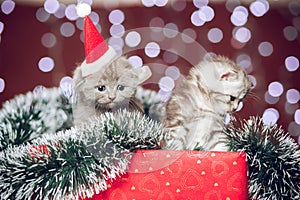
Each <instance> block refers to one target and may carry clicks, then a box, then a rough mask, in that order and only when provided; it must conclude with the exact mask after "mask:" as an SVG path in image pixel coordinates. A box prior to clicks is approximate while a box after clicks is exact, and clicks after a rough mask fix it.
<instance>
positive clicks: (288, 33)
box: [283, 26, 298, 41]
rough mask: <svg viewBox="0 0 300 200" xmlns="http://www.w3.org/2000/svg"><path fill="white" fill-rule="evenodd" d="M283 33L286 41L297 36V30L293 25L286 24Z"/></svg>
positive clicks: (292, 39)
mask: <svg viewBox="0 0 300 200" xmlns="http://www.w3.org/2000/svg"><path fill="white" fill-rule="evenodd" d="M283 34H284V37H285V39H287V40H288V41H294V40H296V39H297V37H298V31H297V29H296V28H295V27H293V26H287V27H285V28H284V29H283Z"/></svg>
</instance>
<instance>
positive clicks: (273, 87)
mask: <svg viewBox="0 0 300 200" xmlns="http://www.w3.org/2000/svg"><path fill="white" fill-rule="evenodd" d="M0 3H1V10H0V103H1V104H2V103H3V102H4V101H6V100H9V99H11V98H13V97H14V96H15V95H18V94H21V93H26V92H28V91H33V90H39V89H41V88H43V87H62V88H63V87H64V86H65V85H66V84H67V83H69V82H70V81H71V77H72V72H73V70H74V69H75V68H76V67H77V66H78V65H79V64H80V63H81V62H82V61H83V60H84V59H85V55H84V46H83V42H82V41H83V34H82V30H83V18H80V17H79V16H78V15H77V12H76V6H77V5H78V3H86V4H88V5H90V6H91V8H92V12H91V14H90V17H91V18H92V20H93V22H94V23H95V24H96V25H97V28H98V30H99V31H100V32H101V34H102V35H103V37H104V38H105V39H107V42H108V43H109V44H110V45H111V46H112V47H113V48H115V49H116V51H117V52H118V53H119V54H120V55H126V56H127V57H128V59H129V60H130V62H131V63H132V64H133V65H134V66H135V67H139V66H141V65H143V64H147V65H149V66H150V67H151V69H152V72H153V76H152V77H151V78H150V79H149V80H148V81H147V82H146V83H145V84H144V85H143V86H144V87H145V88H151V89H154V90H156V91H159V92H160V93H161V94H163V95H165V94H169V93H170V92H171V91H172V89H173V88H174V85H176V84H177V83H178V82H179V81H180V79H181V78H182V77H184V75H186V73H187V72H188V70H189V69H190V68H191V67H192V66H193V65H195V64H197V62H199V60H201V59H202V58H203V57H205V56H209V55H212V54H221V55H225V56H227V57H229V58H230V59H232V60H233V61H235V62H236V63H238V64H239V65H240V66H241V67H243V68H245V69H246V71H247V72H248V74H249V77H250V79H251V80H252V82H253V83H254V84H255V88H254V89H253V91H252V92H253V93H254V94H255V96H249V97H248V98H247V99H246V101H245V102H244V104H243V106H241V107H240V109H241V110H240V111H239V112H237V113H236V116H237V117H239V118H241V119H247V118H248V117H249V116H251V115H255V116H256V115H257V116H262V117H263V120H264V122H265V123H266V124H275V123H277V124H279V125H282V127H283V128H284V130H286V131H288V132H289V134H291V135H292V136H293V138H294V139H296V140H298V142H300V140H299V138H300V137H299V136H300V109H299V99H300V95H299V90H300V84H299V83H300V73H299V59H300V32H299V31H300V1H299V0H269V1H266V0H249V1H248V0H247V1H246V0H227V1H225V0H223V1H222V0H209V1H208V0H101V1H100V0H97V1H95V0H94V1H92V0H0ZM162 85H163V87H162Z"/></svg>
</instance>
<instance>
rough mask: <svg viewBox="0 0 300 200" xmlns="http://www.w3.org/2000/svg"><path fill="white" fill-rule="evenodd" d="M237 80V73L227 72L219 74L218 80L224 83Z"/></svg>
mask: <svg viewBox="0 0 300 200" xmlns="http://www.w3.org/2000/svg"><path fill="white" fill-rule="evenodd" d="M236 78H237V72H236V71H229V72H224V73H221V74H220V79H221V80H225V81H230V80H234V79H236Z"/></svg>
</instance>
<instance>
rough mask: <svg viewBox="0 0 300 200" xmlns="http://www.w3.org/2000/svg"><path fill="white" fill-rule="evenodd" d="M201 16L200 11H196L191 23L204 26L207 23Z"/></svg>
mask: <svg viewBox="0 0 300 200" xmlns="http://www.w3.org/2000/svg"><path fill="white" fill-rule="evenodd" d="M200 14H201V13H199V11H194V12H193V13H192V15H191V22H192V24H194V25H195V26H202V25H203V24H204V23H205V20H204V19H202V18H201V15H200Z"/></svg>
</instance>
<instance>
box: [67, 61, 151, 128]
mask: <svg viewBox="0 0 300 200" xmlns="http://www.w3.org/2000/svg"><path fill="white" fill-rule="evenodd" d="M150 76H151V71H150V69H149V68H148V67H147V66H143V67H141V68H134V67H133V66H132V65H131V64H130V63H129V62H128V61H127V59H126V58H125V57H119V58H117V59H116V60H115V61H113V62H112V63H111V64H110V65H108V66H106V67H104V69H103V70H100V71H98V72H96V73H93V74H91V75H89V76H87V77H83V76H82V73H81V68H80V66H79V67H77V68H76V69H75V71H74V76H73V79H74V82H75V90H76V92H77V103H76V104H75V106H74V108H73V113H74V123H75V125H79V124H80V123H82V122H85V121H87V120H88V118H90V117H92V116H95V115H99V114H101V113H104V112H114V111H116V110H118V109H129V111H132V110H139V111H141V112H143V108H142V106H141V105H140V103H139V102H138V101H137V100H136V99H135V97H134V94H135V91H136V88H137V86H138V85H139V84H141V83H142V82H144V81H145V80H146V79H148V78H149V77H150Z"/></svg>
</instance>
